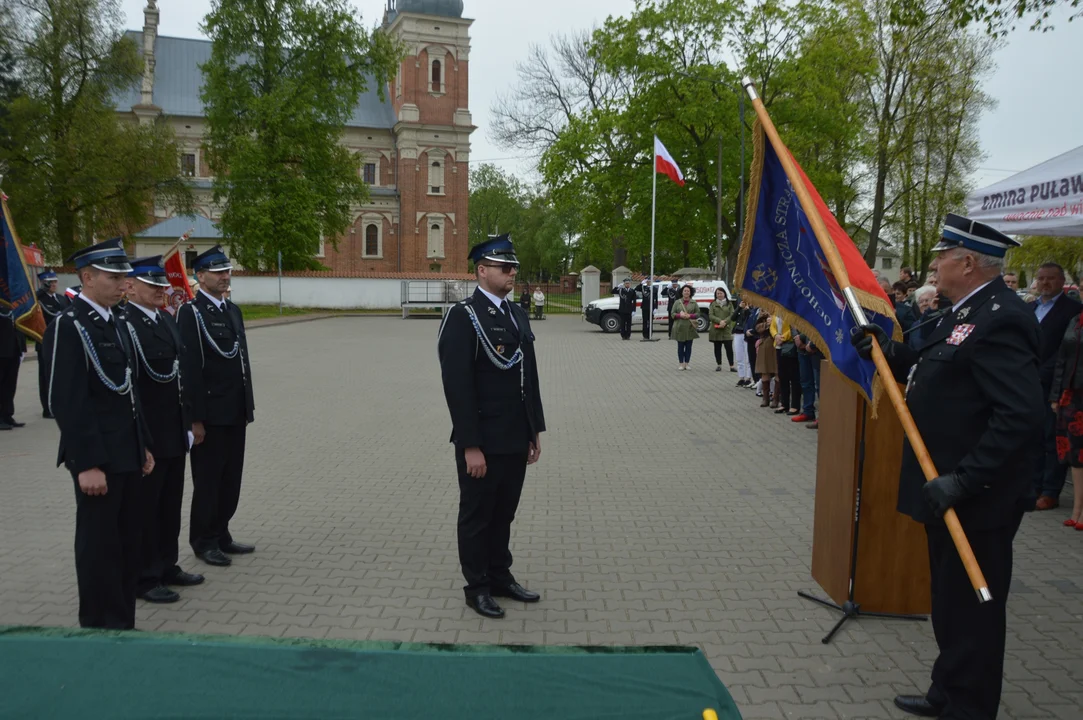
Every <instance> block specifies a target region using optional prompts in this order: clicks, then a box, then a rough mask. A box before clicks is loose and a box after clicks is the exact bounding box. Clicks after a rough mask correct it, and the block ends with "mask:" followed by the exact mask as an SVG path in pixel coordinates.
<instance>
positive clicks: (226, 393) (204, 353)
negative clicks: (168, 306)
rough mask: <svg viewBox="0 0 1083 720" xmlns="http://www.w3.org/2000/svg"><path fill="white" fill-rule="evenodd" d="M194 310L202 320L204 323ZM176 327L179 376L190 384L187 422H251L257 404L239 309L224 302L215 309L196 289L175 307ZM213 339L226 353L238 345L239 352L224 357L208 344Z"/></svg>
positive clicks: (234, 423)
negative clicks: (190, 297)
mask: <svg viewBox="0 0 1083 720" xmlns="http://www.w3.org/2000/svg"><path fill="white" fill-rule="evenodd" d="M197 314H198V317H201V318H202V319H203V323H202V324H200V323H199V322H198V317H197ZM177 326H178V327H179V328H180V334H181V341H182V344H183V345H184V349H185V352H184V354H183V355H182V356H181V374H182V375H183V377H184V384H185V385H186V386H187V387H188V388H189V390H188V400H189V402H190V403H191V416H190V420H191V422H194V423H195V422H200V423H203V424H205V425H244V424H245V423H250V422H252V420H253V419H254V417H255V415H254V413H255V407H256V405H255V401H254V399H253V394H252V366H251V365H250V364H249V360H248V339H247V338H246V337H245V333H244V320H243V319H242V318H241V311H240V308H238V307H237V306H236V305H234V304H233V303H231V302H229V301H228V300H227V301H226V303H225V305H224V306H223V309H222V310H219V309H218V308H217V307H216V306H215V304H214V302H212V301H211V299H210V298H208V297H207V296H206V295H204V294H203V293H202V292H200V291H197V292H196V297H195V299H194V300H192V301H190V302H187V303H185V304H184V305H181V307H180V309H179V310H178V311H177ZM204 329H205V330H206V332H204ZM208 335H209V336H210V337H209V338H208V337H207V336H208ZM212 342H213V343H214V344H215V345H216V346H217V347H218V348H219V349H220V350H221V351H222V352H224V353H226V354H230V353H232V351H233V348H234V347H235V346H238V343H239V348H240V350H239V352H238V355H237V356H235V357H233V358H230V359H227V358H224V357H222V356H221V355H220V354H219V353H218V352H216V351H215V349H214V348H213V347H211V346H210V343H212Z"/></svg>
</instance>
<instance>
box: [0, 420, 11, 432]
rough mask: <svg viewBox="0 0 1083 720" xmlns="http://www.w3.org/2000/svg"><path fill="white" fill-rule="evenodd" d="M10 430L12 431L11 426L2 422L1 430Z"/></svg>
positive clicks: (0, 421) (0, 424) (0, 422)
mask: <svg viewBox="0 0 1083 720" xmlns="http://www.w3.org/2000/svg"><path fill="white" fill-rule="evenodd" d="M10 429H11V426H10V425H8V424H7V423H6V422H4V421H3V420H0V430H10Z"/></svg>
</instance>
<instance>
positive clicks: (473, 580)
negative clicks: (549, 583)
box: [455, 448, 527, 597]
mask: <svg viewBox="0 0 1083 720" xmlns="http://www.w3.org/2000/svg"><path fill="white" fill-rule="evenodd" d="M526 461H527V453H525V452H522V453H514V454H509V455H496V454H486V455H485V465H486V472H485V477H483V478H474V477H470V475H468V474H467V472H466V455H465V453H464V451H463V450H460V449H458V448H456V449H455V467H456V469H457V470H458V471H459V522H458V536H459V564H460V565H461V566H462V571H463V577H464V578H466V586H465V587H464V588H463V589H464V590H465V592H466V596H467V597H475V596H477V595H485V594H488V593H489V592H490V591H491V589H492V588H494V587H495V588H502V587H507V586H508V585H510V584H511V583H513V582H515V578H514V577H513V576H512V574H511V563H512V557H511V549H510V547H509V545H510V542H511V523H512V520H514V519H515V511H516V510H517V509H518V507H519V496H520V495H521V494H522V492H523V480H524V479H525V478H526Z"/></svg>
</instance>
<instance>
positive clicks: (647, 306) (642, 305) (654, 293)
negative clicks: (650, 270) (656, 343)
mask: <svg viewBox="0 0 1083 720" xmlns="http://www.w3.org/2000/svg"><path fill="white" fill-rule="evenodd" d="M657 307H658V285H656V284H655V283H653V282H651V281H650V280H644V281H643V285H642V286H641V287H640V289H639V312H640V313H641V314H642V316H643V326H642V327H641V328H640V329H641V330H642V332H643V340H641V341H640V342H645V341H647V340H653V339H654V337H653V336H654V333H653V330H654V328H653V327H652V326H653V325H654V311H655V309H657Z"/></svg>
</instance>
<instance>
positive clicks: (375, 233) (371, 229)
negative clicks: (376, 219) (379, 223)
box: [365, 223, 380, 257]
mask: <svg viewBox="0 0 1083 720" xmlns="http://www.w3.org/2000/svg"><path fill="white" fill-rule="evenodd" d="M365 255H368V256H372V257H379V255H380V228H378V227H376V225H375V223H369V224H368V225H366V226H365Z"/></svg>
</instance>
